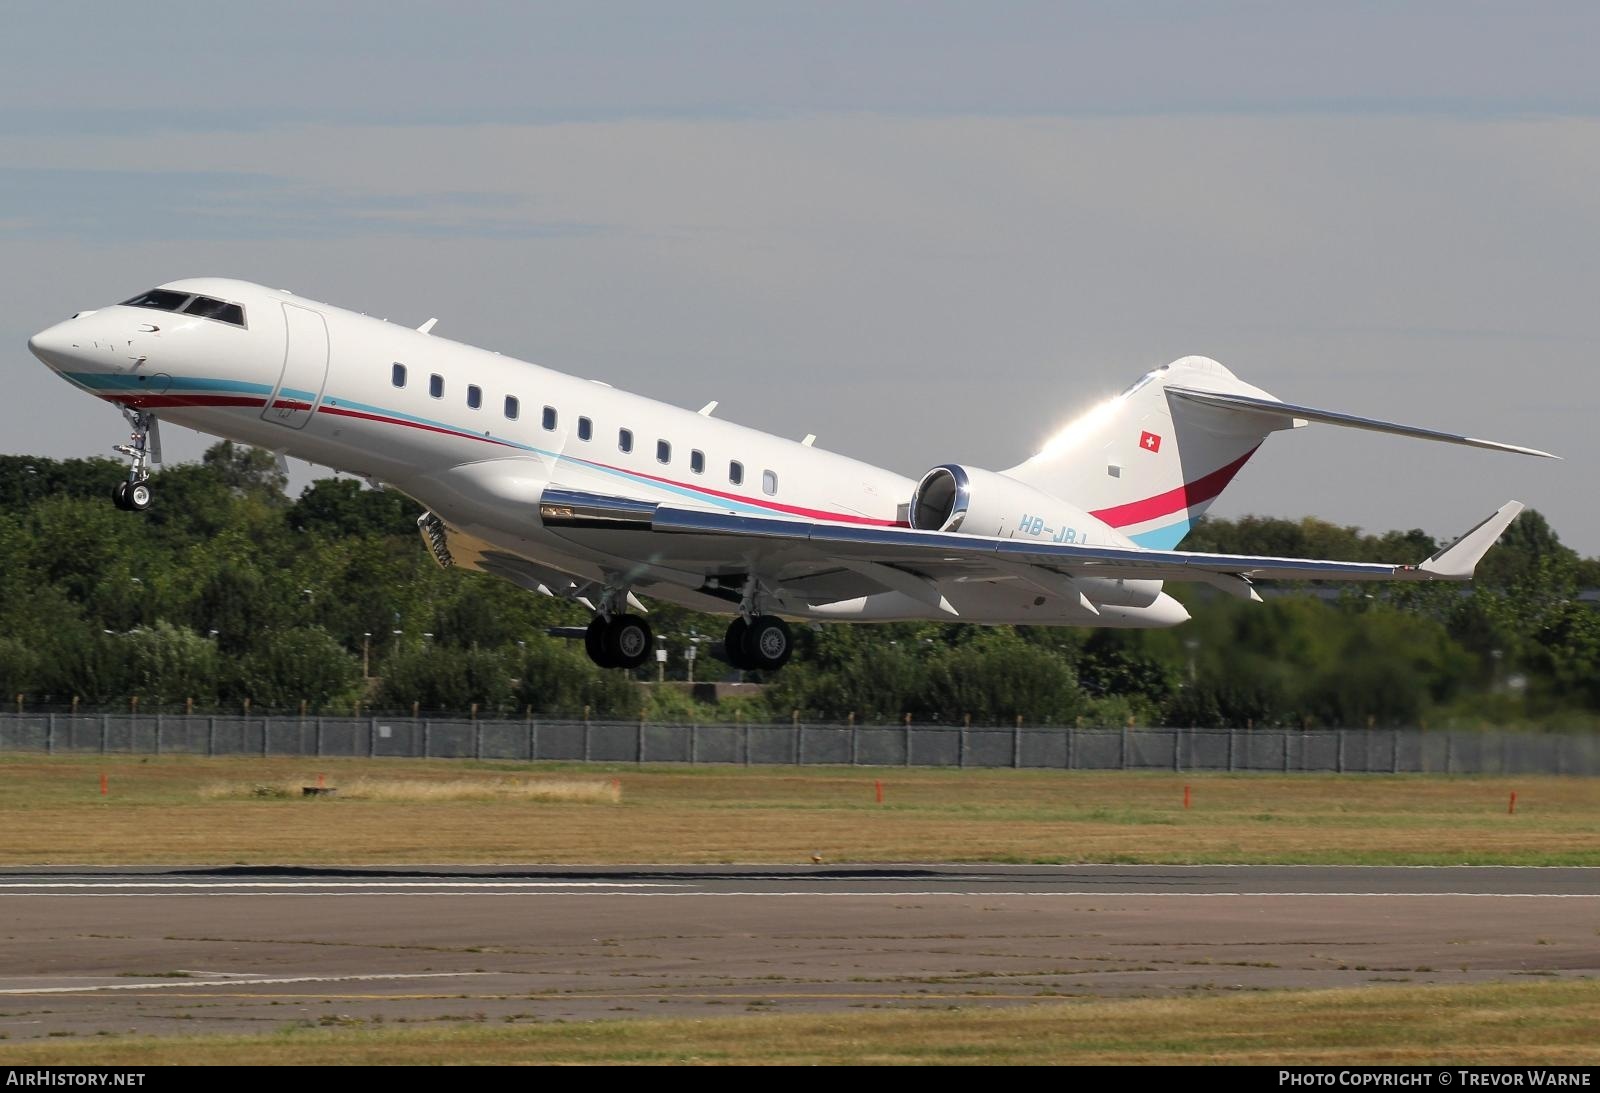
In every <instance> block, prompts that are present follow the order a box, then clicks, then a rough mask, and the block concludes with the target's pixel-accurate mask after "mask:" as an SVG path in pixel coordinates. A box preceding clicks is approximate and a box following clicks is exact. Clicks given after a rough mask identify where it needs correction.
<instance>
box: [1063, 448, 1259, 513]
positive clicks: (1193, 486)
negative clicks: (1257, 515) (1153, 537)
mask: <svg viewBox="0 0 1600 1093" xmlns="http://www.w3.org/2000/svg"><path fill="white" fill-rule="evenodd" d="M1259 447H1261V445H1259V444H1257V445H1256V447H1255V448H1251V449H1250V450H1249V451H1248V452H1245V453H1244V454H1243V455H1241V456H1240V457H1239V458H1238V459H1235V460H1234V461H1233V462H1232V463H1229V464H1228V465H1227V466H1226V467H1223V468H1221V469H1220V470H1215V471H1212V472H1211V473H1210V474H1208V475H1206V476H1205V477H1203V478H1197V479H1195V480H1194V481H1193V482H1190V483H1187V484H1186V485H1182V486H1179V487H1178V488H1177V489H1175V490H1168V491H1167V492H1166V493H1158V494H1156V495H1155V496H1154V497H1146V498H1145V499H1144V500H1143V501H1129V502H1128V503H1127V504H1126V505H1113V506H1111V507H1110V508H1106V509H1099V510H1097V511H1095V512H1091V513H1090V514H1089V515H1090V516H1093V517H1095V518H1096V519H1099V520H1103V521H1105V522H1106V523H1107V524H1110V525H1111V526H1112V527H1114V528H1125V527H1127V526H1128V525H1130V524H1142V523H1144V522H1145V521H1146V520H1154V519H1157V518H1158V517H1162V516H1170V515H1171V514H1173V513H1175V512H1182V511H1183V510H1185V509H1188V508H1190V507H1192V506H1194V505H1201V504H1204V503H1205V502H1207V501H1210V500H1211V499H1212V498H1214V497H1216V496H1217V494H1219V493H1221V492H1222V491H1223V490H1224V489H1226V488H1227V486H1228V483H1229V482H1232V481H1233V476H1234V475H1236V474H1238V473H1239V471H1240V469H1241V468H1243V467H1244V465H1245V464H1246V463H1248V462H1250V457H1251V456H1253V455H1255V454H1256V448H1259Z"/></svg>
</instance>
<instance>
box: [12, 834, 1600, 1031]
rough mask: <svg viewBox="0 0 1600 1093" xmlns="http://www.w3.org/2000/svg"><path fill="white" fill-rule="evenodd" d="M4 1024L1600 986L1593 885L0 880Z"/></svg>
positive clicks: (1443, 876)
mask: <svg viewBox="0 0 1600 1093" xmlns="http://www.w3.org/2000/svg"><path fill="white" fill-rule="evenodd" d="M0 936H3V939H4V944H3V945H0V1034H3V1035H5V1036H8V1037H10V1038H11V1039H23V1038H32V1037H44V1036H49V1035H57V1036H60V1035H94V1034H99V1033H126V1032H145V1033H165V1034H175V1033H185V1034H193V1033H200V1032H218V1031H272V1030H274V1029H278V1028H282V1027H284V1026H286V1025H293V1024H310V1025H350V1024H357V1023H365V1022H378V1021H383V1022H386V1023H392V1022H397V1021H403V1022H461V1021H494V1022H510V1023H517V1022H536V1021H551V1020H575V1019H576V1020H582V1019H594V1018H604V1017H626V1016H676V1017H682V1016H720V1015H729V1014H738V1013H747V1012H748V1013H765V1012H781V1011H791V1010H807V1011H819V1010H829V1011H843V1012H848V1011H851V1010H853V1009H857V1008H882V1007H908V1006H909V1007H930V1006H931V1007H938V1008H944V1007H946V1006H948V1005H952V1004H963V1005H1021V1004H1029V1003H1037V1002H1040V1001H1047V1000H1052V999H1060V998H1063V997H1068V998H1083V997H1126V996H1139V995H1168V994H1185V995H1189V994H1194V993H1196V992H1208V991H1234V990H1269V989H1303V988H1319V987H1350V986H1363V985H1372V984H1401V983H1412V984H1423V983H1462V982H1479V981H1485V980H1507V979H1511V980H1515V979H1518V978H1520V977H1560V976H1593V975H1595V974H1597V973H1600V944H1597V943H1596V937H1597V936H1600V869H1565V868H1538V869H1517V868H1477V867H1460V868H1383V867H1325V866H1232V867H1229V866H1193V867H1186V866H959V865H949V866H943V865H899V866H896V865H888V866H885V865H876V866H838V867H832V866H827V865H818V866H816V867H806V868H795V867H767V866H749V867H746V866H705V867H699V866H694V867H689V866H659V867H640V866H626V867H521V866H487V867H438V868H431V867H421V866H407V867H397V868H372V867H356V866H352V867H348V868H344V867H288V866H284V867H243V866H240V867H206V868H199V867H187V868H172V867H166V868H145V867H98V868H84V867H76V868H75V867H50V868H27V869H8V870H0Z"/></svg>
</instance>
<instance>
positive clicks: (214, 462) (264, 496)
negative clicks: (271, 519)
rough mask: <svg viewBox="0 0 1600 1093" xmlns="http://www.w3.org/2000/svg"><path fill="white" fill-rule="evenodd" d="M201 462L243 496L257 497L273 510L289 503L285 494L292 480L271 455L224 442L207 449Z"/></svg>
mask: <svg viewBox="0 0 1600 1093" xmlns="http://www.w3.org/2000/svg"><path fill="white" fill-rule="evenodd" d="M200 462H201V463H202V464H203V465H204V466H205V467H207V468H208V469H209V470H210V471H211V472H212V473H213V474H215V475H216V477H217V480H218V481H219V482H221V483H222V484H223V485H224V486H226V487H227V488H228V489H230V490H232V491H233V492H234V493H235V494H237V495H239V496H253V497H257V498H259V499H261V500H263V501H266V502H267V503H268V504H271V505H273V506H283V505H287V504H288V503H289V498H288V496H287V495H286V494H285V493H284V492H283V488H284V487H285V486H287V485H288V484H289V476H288V475H287V474H285V473H284V472H283V471H281V470H279V469H278V461H277V460H276V459H275V458H274V457H273V455H272V453H271V452H269V451H265V450H263V449H261V448H251V447H249V446H248V445H244V444H235V443H234V442H233V441H231V440H224V441H220V442H219V443H216V444H213V445H212V446H211V447H209V448H207V449H206V452H205V455H203V456H201V457H200Z"/></svg>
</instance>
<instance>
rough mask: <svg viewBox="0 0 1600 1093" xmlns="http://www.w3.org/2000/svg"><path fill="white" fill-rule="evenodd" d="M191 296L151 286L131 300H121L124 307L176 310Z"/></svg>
mask: <svg viewBox="0 0 1600 1093" xmlns="http://www.w3.org/2000/svg"><path fill="white" fill-rule="evenodd" d="M190 299H192V297H191V296H190V295H189V294H188V293H187V292H173V291H172V290H171V289H166V288H153V289H151V290H150V291H149V292H141V293H139V295H137V296H135V297H134V298H133V299H131V300H124V301H122V306H124V307H148V308H154V309H155V310H156V311H177V310H178V309H179V308H181V307H182V306H183V305H184V304H186V303H188V302H189V301H190Z"/></svg>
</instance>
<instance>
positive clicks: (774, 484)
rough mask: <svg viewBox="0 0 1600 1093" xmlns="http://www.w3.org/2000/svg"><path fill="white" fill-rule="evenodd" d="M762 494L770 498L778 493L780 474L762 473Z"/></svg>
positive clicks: (774, 472) (773, 472)
mask: <svg viewBox="0 0 1600 1093" xmlns="http://www.w3.org/2000/svg"><path fill="white" fill-rule="evenodd" d="M761 492H762V493H764V494H766V495H767V496H768V497H771V496H772V495H773V494H775V493H777V492H778V474H777V472H776V471H762V472H761Z"/></svg>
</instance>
